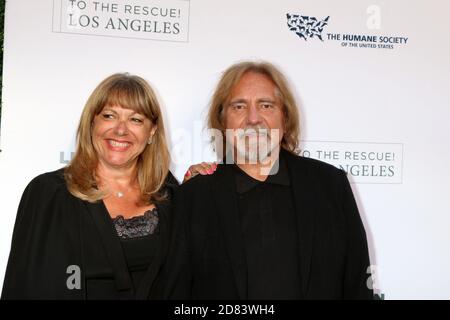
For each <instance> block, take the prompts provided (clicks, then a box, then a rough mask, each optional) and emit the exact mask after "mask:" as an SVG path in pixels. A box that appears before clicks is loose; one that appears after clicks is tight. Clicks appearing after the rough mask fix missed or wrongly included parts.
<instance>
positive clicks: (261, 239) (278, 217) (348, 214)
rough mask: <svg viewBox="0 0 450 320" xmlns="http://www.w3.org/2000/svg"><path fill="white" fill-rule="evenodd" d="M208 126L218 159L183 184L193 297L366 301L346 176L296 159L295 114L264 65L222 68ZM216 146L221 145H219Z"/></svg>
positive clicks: (363, 258)
mask: <svg viewBox="0 0 450 320" xmlns="http://www.w3.org/2000/svg"><path fill="white" fill-rule="evenodd" d="M208 126H209V127H210V128H211V129H216V130H219V131H220V132H221V133H222V136H224V137H225V141H218V137H217V135H216V136H215V142H216V147H217V146H219V147H217V148H216V151H218V152H225V154H224V155H225V157H224V161H223V163H222V164H220V165H219V166H218V167H217V169H216V172H215V173H214V174H212V175H205V176H197V177H194V178H192V179H191V180H190V181H188V182H187V183H185V184H184V185H183V186H182V187H181V189H180V192H179V194H178V197H177V201H176V203H177V207H178V209H177V213H176V214H177V215H178V216H179V217H181V216H182V217H183V218H184V219H185V224H186V233H187V238H186V242H185V243H186V244H187V246H188V249H187V250H188V256H189V261H190V262H189V263H190V268H189V269H190V272H191V277H190V293H191V297H192V298H193V299H370V298H372V296H373V292H372V291H371V290H370V289H369V288H368V286H367V282H368V281H367V280H368V277H369V275H368V274H367V273H366V270H367V268H368V267H369V264H370V263H369V255H368V248H367V241H366V235H365V231H364V227H363V224H362V222H361V219H360V216H359V213H358V209H357V206H356V203H355V200H354V197H353V194H352V191H351V188H350V185H349V183H348V180H347V177H346V174H345V173H344V172H343V171H341V170H339V169H337V168H335V167H333V166H331V165H328V164H325V163H322V162H320V161H317V160H313V159H308V158H303V157H299V156H298V155H296V150H297V149H298V143H299V119H298V111H297V106H296V103H295V99H294V97H293V95H292V93H291V92H290V90H289V87H288V85H287V81H286V79H285V78H284V76H283V75H282V73H281V72H280V71H278V70H277V69H276V68H275V67H274V66H273V65H271V64H269V63H265V62H262V63H255V62H242V63H238V64H236V65H233V66H231V67H230V68H228V69H227V70H226V71H225V72H224V74H223V76H222V78H221V80H220V81H219V84H218V86H217V88H216V91H215V93H214V95H213V98H212V103H211V107H210V111H209V115H208ZM218 142H219V143H218Z"/></svg>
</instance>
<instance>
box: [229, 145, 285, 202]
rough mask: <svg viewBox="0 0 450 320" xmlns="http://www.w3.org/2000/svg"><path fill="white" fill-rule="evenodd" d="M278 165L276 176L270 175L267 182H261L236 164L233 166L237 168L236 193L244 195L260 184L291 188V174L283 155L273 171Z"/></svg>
mask: <svg viewBox="0 0 450 320" xmlns="http://www.w3.org/2000/svg"><path fill="white" fill-rule="evenodd" d="M278 163H279V167H278V171H277V172H276V173H275V174H270V175H268V176H267V179H266V180H265V181H259V180H256V179H254V178H252V177H250V176H249V175H248V174H247V173H245V172H244V171H243V170H242V169H241V168H239V167H238V166H237V165H236V164H233V167H234V168H235V170H234V172H235V180H236V191H237V192H238V193H239V194H243V193H246V192H247V191H250V190H251V189H253V188H254V187H256V186H258V185H260V184H278V185H282V186H290V184H291V182H290V179H289V172H288V168H287V165H286V160H285V159H284V158H283V156H282V154H280V156H279V158H278V162H277V163H275V164H274V166H273V167H272V169H274V168H276V167H277V165H278Z"/></svg>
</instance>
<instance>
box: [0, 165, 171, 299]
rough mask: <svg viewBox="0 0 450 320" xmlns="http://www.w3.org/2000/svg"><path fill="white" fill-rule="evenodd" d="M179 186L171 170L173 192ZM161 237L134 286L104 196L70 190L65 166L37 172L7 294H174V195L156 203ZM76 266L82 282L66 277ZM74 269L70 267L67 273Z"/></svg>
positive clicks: (21, 216) (19, 224)
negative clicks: (86, 197) (86, 196)
mask: <svg viewBox="0 0 450 320" xmlns="http://www.w3.org/2000/svg"><path fill="white" fill-rule="evenodd" d="M177 186H178V182H177V181H176V179H175V178H174V177H173V176H172V175H171V174H170V173H169V176H168V178H167V180H166V183H165V186H164V188H166V190H167V192H168V194H169V197H171V196H172V194H173V192H174V189H175V188H176V187H177ZM157 208H158V214H159V219H160V220H159V235H160V236H159V237H157V238H158V239H159V240H158V244H157V249H156V253H155V256H154V259H153V262H152V264H151V265H150V267H149V269H148V270H147V272H146V274H145V276H144V277H143V280H142V282H141V285H140V286H139V287H138V288H133V284H132V280H131V277H130V274H129V272H128V268H127V265H126V260H125V257H124V254H123V251H122V247H121V243H120V239H119V237H118V236H117V233H116V230H115V229H114V226H113V224H112V222H111V219H110V216H109V214H108V212H107V210H106V208H105V206H104V203H103V201H99V202H97V203H89V202H86V201H82V200H80V199H78V198H76V197H74V196H72V195H71V194H70V193H69V191H68V190H67V187H66V183H65V180H64V177H63V170H62V169H60V170H58V171H55V172H49V173H45V174H43V175H40V176H38V177H36V178H34V179H33V180H32V181H31V182H30V184H29V185H28V186H27V188H26V189H25V191H24V193H23V196H22V199H21V201H20V205H19V209H18V213H17V218H16V223H15V227H14V233H13V239H12V245H11V253H10V256H9V261H8V266H7V270H6V275H5V279H4V284H3V291H2V299H134V298H137V299H146V298H156V299H165V298H169V297H170V296H169V295H170V294H169V292H170V288H168V287H166V286H165V285H164V280H163V279H162V278H163V275H164V272H166V271H167V270H163V269H164V268H163V265H164V264H165V262H166V256H167V251H168V243H169V239H170V237H171V233H170V231H171V229H172V227H171V224H172V220H171V215H170V211H171V201H170V200H169V201H165V202H162V203H158V204H157ZM69 266H77V267H79V270H80V275H81V279H80V280H81V281H80V283H81V288H80V289H72V290H69V289H68V287H67V285H66V282H67V280H68V278H69V277H70V276H71V275H72V274H74V271H73V270H70V269H69V270H68V267H69ZM68 271H69V273H68Z"/></svg>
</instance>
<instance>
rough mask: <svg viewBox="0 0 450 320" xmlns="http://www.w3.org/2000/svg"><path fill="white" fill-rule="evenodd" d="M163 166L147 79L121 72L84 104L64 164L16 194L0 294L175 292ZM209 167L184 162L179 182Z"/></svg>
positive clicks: (168, 179)
mask: <svg viewBox="0 0 450 320" xmlns="http://www.w3.org/2000/svg"><path fill="white" fill-rule="evenodd" d="M169 162H170V157H169V151H168V148H167V144H166V138H165V135H164V125H163V120H162V115H161V110H160V107H159V103H158V101H157V99H156V96H155V94H154V92H153V90H152V89H151V87H150V86H149V85H148V83H147V82H146V81H145V80H143V79H142V78H140V77H137V76H133V75H128V74H115V75H112V76H110V77H108V78H107V79H105V80H104V81H103V82H101V83H100V84H99V85H98V87H97V88H96V89H95V90H94V92H93V93H92V94H91V96H90V97H89V99H88V101H87V103H86V106H85V108H84V110H83V113H82V116H81V120H80V124H79V127H78V132H77V150H76V153H75V155H74V157H73V159H72V161H71V162H70V164H69V165H68V166H67V167H65V168H63V169H60V170H57V171H54V172H49V173H45V174H42V175H40V176H38V177H36V178H35V179H33V180H32V181H31V182H30V184H29V185H28V186H27V188H26V189H25V191H24V194H23V196H22V199H21V202H20V205H19V209H18V214H17V220H16V224H15V228H14V234H13V240H12V246H11V253H10V257H9V262H8V267H7V270H6V275H5V280H4V286H3V292H2V298H4V299H135V298H137V299H145V298H157V299H165V298H171V297H173V295H174V294H175V293H174V292H173V291H172V288H171V287H170V285H168V284H169V283H174V281H172V280H171V281H167V280H168V279H170V277H171V275H170V267H169V266H168V265H167V264H168V263H169V262H168V260H167V259H168V255H167V252H168V251H169V246H168V243H169V238H170V236H171V232H172V231H173V228H175V226H173V221H172V220H173V219H172V217H171V215H170V210H171V198H172V196H173V193H174V189H175V188H176V187H177V185H178V182H177V181H176V179H175V178H174V177H173V176H172V174H171V173H170V172H169ZM208 167H209V165H208V164H201V165H197V166H192V167H190V170H189V173H188V174H187V175H186V176H185V179H187V178H190V177H191V176H193V175H195V174H197V173H202V174H204V173H210V172H211V171H210V170H208ZM213 167H214V166H213ZM170 263H173V264H176V263H177V262H176V257H172V261H170ZM165 265H166V266H165ZM175 297H176V296H175Z"/></svg>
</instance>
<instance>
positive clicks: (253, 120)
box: [247, 104, 261, 125]
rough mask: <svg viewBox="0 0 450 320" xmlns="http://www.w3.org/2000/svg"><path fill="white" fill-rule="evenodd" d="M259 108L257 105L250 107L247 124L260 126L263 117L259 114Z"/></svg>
mask: <svg viewBox="0 0 450 320" xmlns="http://www.w3.org/2000/svg"><path fill="white" fill-rule="evenodd" d="M259 111H260V110H259V108H258V106H257V105H254V104H252V105H250V107H249V109H248V114H247V122H248V124H252V125H254V124H259V123H260V122H261V115H260V113H259Z"/></svg>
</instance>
